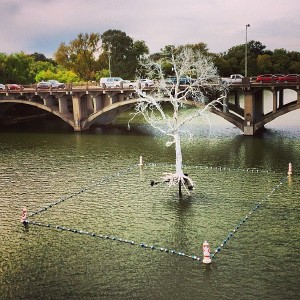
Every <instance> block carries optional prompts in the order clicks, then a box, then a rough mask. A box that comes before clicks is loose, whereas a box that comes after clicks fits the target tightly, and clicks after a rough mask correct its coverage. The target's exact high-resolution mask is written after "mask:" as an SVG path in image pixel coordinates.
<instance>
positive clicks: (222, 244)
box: [211, 177, 288, 258]
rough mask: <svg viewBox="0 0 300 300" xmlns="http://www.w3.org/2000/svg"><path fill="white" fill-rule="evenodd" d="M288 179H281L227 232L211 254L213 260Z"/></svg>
mask: <svg viewBox="0 0 300 300" xmlns="http://www.w3.org/2000/svg"><path fill="white" fill-rule="evenodd" d="M287 179H288V177H285V178H282V179H281V180H280V181H279V183H278V184H277V185H276V186H275V187H274V188H273V189H272V191H271V192H270V193H269V194H268V195H267V196H266V198H265V199H262V200H261V201H260V202H259V203H257V204H256V205H255V206H254V207H253V208H252V209H251V210H250V212H249V213H248V214H247V215H246V216H245V217H244V218H243V219H242V220H241V221H240V222H239V224H238V225H237V226H235V227H234V229H233V230H232V231H230V232H229V234H228V236H227V237H226V238H225V239H224V240H223V241H222V243H221V244H220V245H219V246H218V247H217V248H216V249H215V251H214V253H213V254H211V258H215V257H216V254H218V253H220V251H221V250H222V248H223V247H225V245H226V244H227V242H228V241H229V239H231V238H232V237H233V235H234V234H236V233H237V231H238V229H239V228H240V227H241V226H242V225H244V224H245V223H246V221H247V220H248V219H249V218H250V217H251V216H253V213H255V212H256V211H257V210H258V209H259V208H260V207H261V205H262V204H263V202H264V201H265V200H268V199H269V198H270V197H271V196H272V194H273V193H274V192H275V191H276V190H277V189H278V188H279V187H280V186H281V185H282V184H283V183H284V181H286V180H287Z"/></svg>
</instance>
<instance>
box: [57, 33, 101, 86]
mask: <svg viewBox="0 0 300 300" xmlns="http://www.w3.org/2000/svg"><path fill="white" fill-rule="evenodd" d="M99 42H100V35H99V34H98V33H91V34H88V33H85V34H83V33H80V34H78V36H77V38H76V39H74V40H73V41H71V42H70V43H69V45H66V44H65V43H61V44H60V46H59V48H58V49H57V51H56V52H55V53H54V57H55V60H56V62H57V63H58V64H60V65H61V66H63V67H64V68H66V69H69V70H72V71H73V72H74V73H75V74H77V76H78V77H79V78H82V79H83V80H85V81H88V80H94V79H95V73H96V71H97V67H98V66H97V61H96V54H97V52H98V51H99V49H100V46H99Z"/></svg>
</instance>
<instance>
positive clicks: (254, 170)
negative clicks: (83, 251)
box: [22, 163, 288, 261]
mask: <svg viewBox="0 0 300 300" xmlns="http://www.w3.org/2000/svg"><path fill="white" fill-rule="evenodd" d="M137 166H140V167H141V166H146V167H156V166H164V167H175V165H173V164H172V165H171V164H156V163H146V164H142V165H141V164H139V165H136V164H135V165H132V166H130V167H128V168H127V169H123V170H120V171H118V172H116V173H114V174H112V175H110V176H106V177H104V178H101V179H100V180H98V181H96V182H93V183H92V184H91V185H89V186H87V187H85V188H81V189H80V190H78V191H77V192H74V193H72V194H70V195H66V196H63V197H61V198H60V199H59V200H58V201H56V202H53V203H51V204H49V205H48V206H46V207H42V208H41V209H39V210H37V211H35V212H33V213H31V214H30V215H29V216H28V217H32V216H35V215H38V214H40V213H42V212H45V211H47V210H48V209H50V208H52V207H53V206H55V205H58V204H60V203H62V202H64V201H66V200H69V199H71V198H73V197H76V196H78V195H81V194H82V193H84V192H86V191H88V190H91V189H92V188H93V187H96V186H99V185H101V184H103V183H105V182H109V181H111V180H112V179H113V178H116V177H118V176H120V175H124V174H126V173H129V172H131V171H132V170H133V169H134V168H136V167H137ZM183 168H190V169H191V168H195V169H203V170H217V171H234V172H236V171H241V172H252V173H259V172H264V173H270V171H262V170H259V169H256V168H251V169H249V168H248V169H236V168H228V167H208V166H183ZM273 173H275V172H273ZM287 178H288V177H285V178H283V179H281V180H280V181H279V183H278V184H277V185H276V186H275V187H274V188H273V189H272V191H271V192H270V193H269V194H268V195H267V197H266V198H265V199H262V200H261V201H260V202H259V203H257V204H256V206H255V207H253V208H252V209H251V210H250V212H249V213H248V214H247V215H246V216H245V217H244V218H243V219H242V220H241V221H240V222H239V224H238V225H237V226H235V227H234V229H233V230H232V231H230V232H229V234H228V236H227V237H226V238H225V239H224V240H223V241H222V242H221V244H220V245H219V246H218V247H217V248H216V249H215V251H214V253H213V254H211V255H210V258H212V259H213V258H215V257H216V255H217V254H218V253H220V251H221V249H222V248H223V247H225V245H226V244H227V243H228V241H229V240H230V239H231V238H232V237H233V235H234V234H235V233H236V232H237V231H238V229H239V228H240V227H241V226H242V225H244V224H245V223H246V221H247V220H248V219H249V218H250V217H251V216H252V215H253V213H255V212H256V211H257V210H258V209H259V208H260V207H261V205H262V204H263V202H264V201H265V200H267V199H268V198H269V197H271V195H272V194H273V193H274V192H275V191H276V190H277V189H278V188H279V187H280V186H281V185H282V184H283V183H284V181H285V180H287ZM22 220H23V224H24V225H25V227H26V226H28V224H32V225H35V226H41V227H47V228H53V229H57V230H62V231H68V232H73V233H77V234H83V235H88V236H92V237H98V238H101V239H108V240H112V241H117V242H122V243H127V244H130V245H137V246H139V247H141V248H145V249H151V250H158V251H160V252H165V253H170V254H175V255H178V256H181V257H186V258H190V259H193V260H197V261H200V260H201V257H200V256H197V255H187V254H185V253H184V252H181V251H176V250H174V249H168V248H165V247H160V246H155V245H147V244H145V243H136V242H135V241H133V240H127V239H121V238H119V237H115V236H110V235H103V234H96V233H93V232H87V231H83V230H78V229H72V228H66V227H64V226H59V225H56V226H55V225H51V224H44V223H41V222H36V221H29V220H27V218H26V213H25V217H24V218H23V217H22ZM204 257H205V255H204Z"/></svg>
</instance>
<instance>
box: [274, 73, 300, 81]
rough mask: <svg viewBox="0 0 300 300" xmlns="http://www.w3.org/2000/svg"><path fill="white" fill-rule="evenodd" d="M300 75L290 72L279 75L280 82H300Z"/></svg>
mask: <svg viewBox="0 0 300 300" xmlns="http://www.w3.org/2000/svg"><path fill="white" fill-rule="evenodd" d="M299 80H300V75H299V74H288V75H283V76H282V77H279V82H297V81H298V82H299Z"/></svg>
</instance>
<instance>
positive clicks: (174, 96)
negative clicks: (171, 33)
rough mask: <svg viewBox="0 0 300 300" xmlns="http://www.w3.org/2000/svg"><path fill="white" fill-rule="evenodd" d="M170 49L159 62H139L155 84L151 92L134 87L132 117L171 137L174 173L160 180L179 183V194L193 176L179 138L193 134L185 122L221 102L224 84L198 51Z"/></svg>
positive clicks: (189, 187)
mask: <svg viewBox="0 0 300 300" xmlns="http://www.w3.org/2000/svg"><path fill="white" fill-rule="evenodd" d="M169 50H170V52H169V53H165V54H166V55H165V57H163V58H161V59H160V60H159V61H156V62H154V61H152V60H150V59H145V60H144V62H143V63H142V65H141V67H142V71H143V73H144V74H147V76H148V77H149V78H152V79H154V80H155V82H156V84H155V89H154V90H153V91H152V92H151V93H146V92H145V91H142V90H140V89H137V94H138V97H139V102H138V103H137V105H136V107H135V113H134V116H133V118H134V117H135V116H136V115H139V114H141V115H142V116H143V117H144V119H145V120H146V121H147V123H148V124H150V126H152V127H153V128H155V129H156V130H158V131H159V132H160V133H162V134H164V135H166V136H167V137H169V138H170V140H169V141H168V142H167V143H166V146H171V145H175V153H176V155H175V156H176V170H175V173H165V174H164V175H163V177H162V181H163V182H166V183H167V184H168V185H169V186H170V187H171V186H177V185H178V188H179V196H181V195H182V191H181V187H182V186H183V187H184V188H185V190H186V191H187V192H188V193H189V190H192V189H193V187H194V184H193V181H192V179H191V178H190V177H189V176H188V175H187V174H185V173H184V172H183V157H182V151H181V139H182V137H184V136H188V137H189V138H191V137H192V134H191V132H189V131H188V130H187V129H186V128H185V127H186V126H185V125H187V123H188V122H189V121H191V120H192V119H194V118H196V117H199V116H202V117H204V118H206V117H207V114H206V113H207V111H208V110H209V108H210V107H211V106H214V107H217V106H219V105H222V100H223V99H224V98H225V97H226V87H225V86H224V85H222V84H221V83H220V82H219V80H218V74H217V69H216V68H215V66H214V64H213V63H212V61H211V60H210V59H209V58H208V57H206V56H203V54H201V52H199V51H194V50H193V49H191V48H187V47H184V48H181V49H176V48H172V47H171V48H170V49H169ZM165 65H171V66H172V70H173V73H174V76H172V77H166V76H165V74H164V71H163V66H165ZM162 103H169V104H170V105H171V107H172V109H171V113H168V111H167V110H165V109H164V107H163V105H162ZM187 105H193V106H195V107H196V109H195V110H192V112H188V111H187V110H186V109H185V108H186V106H187ZM133 118H132V119H133ZM132 119H131V120H132ZM129 124H130V121H129ZM153 184H155V182H152V185H153Z"/></svg>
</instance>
